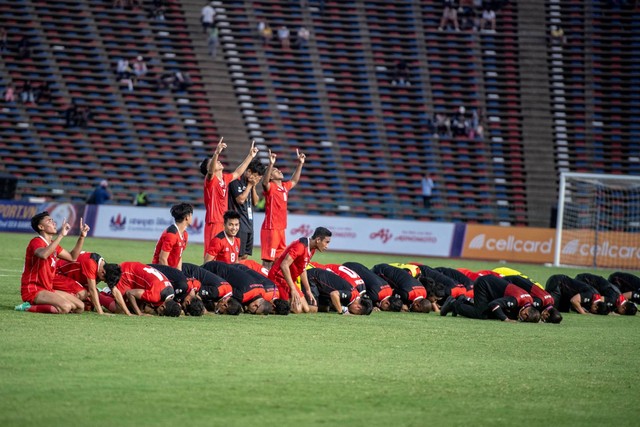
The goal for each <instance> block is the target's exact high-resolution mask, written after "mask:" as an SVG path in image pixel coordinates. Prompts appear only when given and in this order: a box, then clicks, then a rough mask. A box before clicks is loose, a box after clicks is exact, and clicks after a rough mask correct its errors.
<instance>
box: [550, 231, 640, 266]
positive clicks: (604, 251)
mask: <svg viewBox="0 0 640 427" xmlns="http://www.w3.org/2000/svg"><path fill="white" fill-rule="evenodd" d="M560 252H561V253H560V262H561V263H562V264H567V265H583V266H593V265H597V266H598V267H610V268H623V269H630V270H638V269H640V233H625V232H621V231H599V232H598V233H596V232H595V231H594V230H564V231H563V232H562V242H561V245H560Z"/></svg>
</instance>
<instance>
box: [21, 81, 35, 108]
mask: <svg viewBox="0 0 640 427" xmlns="http://www.w3.org/2000/svg"><path fill="white" fill-rule="evenodd" d="M20 99H21V100H22V103H23V104H35V102H36V99H35V96H34V94H33V87H32V86H31V80H25V81H24V82H23V83H22V87H21V88H20Z"/></svg>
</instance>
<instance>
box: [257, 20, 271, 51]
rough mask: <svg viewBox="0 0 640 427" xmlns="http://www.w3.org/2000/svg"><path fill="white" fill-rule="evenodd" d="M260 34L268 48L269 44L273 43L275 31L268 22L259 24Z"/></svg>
mask: <svg viewBox="0 0 640 427" xmlns="http://www.w3.org/2000/svg"><path fill="white" fill-rule="evenodd" d="M258 34H259V35H260V38H262V43H263V44H264V45H265V46H268V45H269V43H271V39H272V38H273V30H272V29H271V26H270V25H269V24H268V23H267V22H266V21H260V22H258Z"/></svg>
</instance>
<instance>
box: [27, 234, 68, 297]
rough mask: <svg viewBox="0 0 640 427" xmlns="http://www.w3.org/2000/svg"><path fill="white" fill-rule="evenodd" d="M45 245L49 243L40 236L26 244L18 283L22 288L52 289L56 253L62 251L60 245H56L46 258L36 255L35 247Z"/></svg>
mask: <svg viewBox="0 0 640 427" xmlns="http://www.w3.org/2000/svg"><path fill="white" fill-rule="evenodd" d="M47 246H49V243H48V242H47V241H46V240H45V238H44V237H42V236H37V237H34V238H33V239H31V241H30V242H29V245H28V246H27V252H26V254H25V257H24V269H23V270H22V279H21V280H20V284H21V286H22V287H23V288H29V292H35V290H36V287H40V288H44V289H46V290H47V291H53V277H54V276H55V274H56V264H57V262H58V254H59V253H60V252H62V247H60V245H58V246H57V247H56V250H55V251H54V252H53V253H52V254H51V255H49V257H48V258H46V259H42V258H40V257H38V256H36V254H35V252H36V250H37V249H39V248H46V247H47Z"/></svg>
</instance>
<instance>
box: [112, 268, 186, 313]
mask: <svg viewBox="0 0 640 427" xmlns="http://www.w3.org/2000/svg"><path fill="white" fill-rule="evenodd" d="M120 270H121V276H120V280H119V281H118V282H117V283H116V284H115V285H114V284H109V283H108V285H109V286H110V287H111V292H112V294H113V297H114V298H115V300H116V303H117V304H118V306H119V307H120V310H122V312H123V313H124V314H126V315H127V316H131V315H132V314H131V311H129V307H128V306H127V303H126V302H125V297H126V298H127V302H128V303H129V305H130V306H131V309H132V310H133V312H134V313H135V314H137V315H138V316H142V315H143V313H142V310H140V307H139V306H138V300H140V301H143V302H145V303H149V304H151V305H152V306H153V307H155V309H156V311H157V313H158V314H159V315H161V316H170V317H178V316H180V313H181V312H182V308H181V307H180V304H178V303H177V302H175V301H174V300H173V297H174V290H173V287H172V286H171V282H170V281H169V280H168V279H167V278H166V277H165V276H164V275H163V274H162V273H160V272H159V271H158V270H156V269H155V268H153V267H150V266H148V265H145V264H142V263H139V262H123V263H122V264H120Z"/></svg>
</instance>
